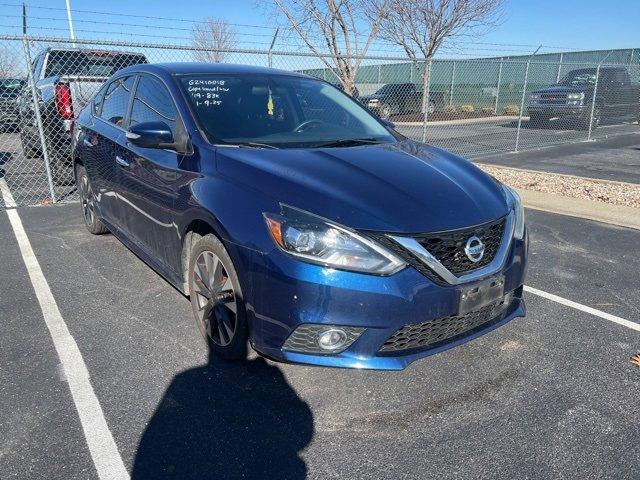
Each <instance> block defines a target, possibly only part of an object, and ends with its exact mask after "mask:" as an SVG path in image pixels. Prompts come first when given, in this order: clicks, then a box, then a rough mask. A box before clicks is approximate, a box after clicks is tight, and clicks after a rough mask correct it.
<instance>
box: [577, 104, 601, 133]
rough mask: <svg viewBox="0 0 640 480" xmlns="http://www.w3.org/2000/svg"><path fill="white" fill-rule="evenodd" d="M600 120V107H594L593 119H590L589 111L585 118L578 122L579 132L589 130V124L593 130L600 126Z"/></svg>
mask: <svg viewBox="0 0 640 480" xmlns="http://www.w3.org/2000/svg"><path fill="white" fill-rule="evenodd" d="M601 120H602V109H601V108H600V105H597V104H596V105H595V106H594V107H593V118H592V117H591V111H589V115H587V116H585V117H584V118H583V119H582V121H581V122H580V130H589V123H591V129H592V130H595V129H596V128H598V127H599V126H600V121H601Z"/></svg>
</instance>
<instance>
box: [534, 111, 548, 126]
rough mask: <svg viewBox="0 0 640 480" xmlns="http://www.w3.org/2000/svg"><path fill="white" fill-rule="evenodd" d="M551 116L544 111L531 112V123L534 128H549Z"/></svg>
mask: <svg viewBox="0 0 640 480" xmlns="http://www.w3.org/2000/svg"><path fill="white" fill-rule="evenodd" d="M549 120H550V118H549V117H548V116H547V115H544V114H542V113H531V114H530V115H529V123H530V124H531V126H532V127H534V128H547V127H548V126H549Z"/></svg>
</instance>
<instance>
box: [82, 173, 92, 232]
mask: <svg viewBox="0 0 640 480" xmlns="http://www.w3.org/2000/svg"><path fill="white" fill-rule="evenodd" d="M80 202H81V204H82V215H83V216H84V221H85V223H86V224H87V225H88V226H91V225H93V220H94V219H95V197H94V195H93V190H92V189H91V185H90V184H89V178H88V177H87V175H86V174H83V175H82V176H81V177H80Z"/></svg>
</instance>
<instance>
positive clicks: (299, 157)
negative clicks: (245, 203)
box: [217, 140, 508, 233]
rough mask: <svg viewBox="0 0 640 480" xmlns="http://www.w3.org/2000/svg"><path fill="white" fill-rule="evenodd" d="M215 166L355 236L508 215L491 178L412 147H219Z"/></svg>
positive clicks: (434, 150)
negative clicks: (360, 231) (363, 232)
mask: <svg viewBox="0 0 640 480" xmlns="http://www.w3.org/2000/svg"><path fill="white" fill-rule="evenodd" d="M217 167H218V170H219V172H220V173H221V174H222V175H224V176H225V177H227V178H230V179H233V180H234V181H236V182H241V183H243V184H245V185H247V186H248V187H250V188H252V189H253V190H258V191H260V192H262V193H263V194H264V195H267V196H269V197H271V198H273V199H275V200H276V201H278V202H280V203H284V204H288V205H291V206H294V207H297V208H301V209H303V210H307V211H309V212H311V213H314V214H316V215H320V216H323V217H325V218H328V219H331V220H334V221H335V222H338V223H340V224H342V225H345V226H348V227H351V228H356V229H363V230H365V229H366V230H378V231H387V232H402V233H418V232H434V231H440V230H449V229H455V228H461V227H468V226H471V225H477V224H481V223H485V222H489V221H492V220H495V219H497V218H500V217H501V216H503V215H506V213H507V212H508V207H507V204H506V200H505V196H504V192H503V191H502V188H501V187H500V186H499V185H498V184H497V183H496V182H495V181H494V180H493V179H492V178H491V177H489V176H488V175H487V174H485V173H484V172H482V171H481V170H480V169H478V168H477V167H475V166H474V165H472V164H471V163H470V162H468V161H466V160H463V159H461V158H459V157H456V156H454V155H452V154H449V153H447V152H445V151H443V150H440V149H437V148H434V147H429V146H427V145H423V144H418V143H416V142H413V141H410V140H405V141H402V142H398V143H395V144H383V145H367V146H358V147H350V148H322V149H320V148H318V149H281V150H267V149H248V148H240V149H231V148H219V149H218V151H217Z"/></svg>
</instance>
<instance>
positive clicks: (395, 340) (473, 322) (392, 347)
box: [380, 295, 511, 354]
mask: <svg viewBox="0 0 640 480" xmlns="http://www.w3.org/2000/svg"><path fill="white" fill-rule="evenodd" d="M510 298H511V295H507V296H505V297H504V299H503V300H500V301H499V302H496V303H492V304H490V305H487V306H485V307H482V308H481V309H479V310H476V311H475V312H469V313H465V314H464V315H451V316H449V317H444V318H438V319H436V320H429V321H427V322H422V323H413V324H410V325H405V326H404V327H402V328H401V329H399V330H398V331H397V332H396V333H394V334H393V335H392V336H391V337H390V338H389V339H388V340H387V341H386V342H384V345H382V347H381V348H380V353H383V354H389V353H392V352H400V351H405V350H424V349H426V348H432V347H435V346H437V345H439V344H442V343H446V342H449V341H452V340H455V339H456V338H458V337H461V336H462V335H463V334H465V333H468V332H471V331H472V330H475V329H476V328H478V327H481V326H485V324H489V323H490V322H492V321H496V320H499V319H500V318H501V317H502V314H503V313H504V310H505V308H506V307H507V306H508V303H509V300H510Z"/></svg>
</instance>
